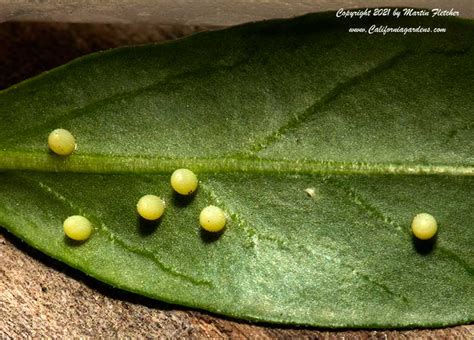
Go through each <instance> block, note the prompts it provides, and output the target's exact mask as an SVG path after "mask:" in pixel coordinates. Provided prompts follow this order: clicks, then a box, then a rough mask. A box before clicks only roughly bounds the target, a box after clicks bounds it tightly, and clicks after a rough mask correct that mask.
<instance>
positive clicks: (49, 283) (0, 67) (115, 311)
mask: <svg viewBox="0 0 474 340" xmlns="http://www.w3.org/2000/svg"><path fill="white" fill-rule="evenodd" d="M204 29H208V28H206V27H200V26H193V27H177V26H158V25H146V24H139V25H138V24H137V25H120V24H113V25H111V24H66V23H32V22H29V23H28V22H25V23H20V22H7V23H2V24H0V89H3V88H6V87H8V86H10V85H12V84H15V83H17V82H19V81H21V80H23V79H26V78H29V77H31V76H33V75H36V74H38V73H41V72H42V71H45V70H48V69H51V68H53V67H55V66H57V65H61V64H63V63H65V62H67V61H69V60H71V59H74V58H76V57H78V56H80V55H83V54H87V53H90V52H93V51H97V50H102V49H107V48H111V47H115V46H122V45H128V44H137V43H144V42H151V41H161V40H165V39H175V38H179V37H182V36H184V35H187V34H190V33H193V32H196V31H200V30H204ZM84 336H86V337H87V336H90V337H106V338H110V337H113V338H115V337H120V338H123V337H132V338H135V337H146V338H150V337H151V338H154V337H166V338H182V337H186V338H188V337H192V338H202V337H212V338H252V339H253V338H295V337H297V338H330V339H345V338H347V339H368V338H371V339H385V338H427V339H435V338H453V339H454V338H458V339H459V338H465V339H474V325H465V326H458V327H450V328H444V329H433V330H427V329H425V330H406V331H394V330H386V331H385V330H384V331H370V330H364V331H356V330H339V331H331V330H324V329H314V328H291V327H279V326H272V325H261V324H258V325H256V324H249V323H246V322H240V321H235V320H229V319H226V318H222V317H219V316H214V315H210V314H207V313H205V312H201V311H196V310H189V309H184V308H180V307H179V306H172V305H167V304H164V303H162V302H159V301H154V300H151V299H147V298H144V297H141V296H138V295H135V294H131V293H127V292H123V291H120V290H116V289H113V288H111V287H109V286H107V285H105V284H102V283H100V282H98V281H96V280H94V279H93V278H90V277H88V276H87V275H85V274H83V273H81V272H79V271H77V270H74V269H71V268H69V267H68V266H66V265H64V264H62V263H60V262H57V261H55V260H52V259H51V258H49V257H48V256H45V255H43V254H42V253H40V252H38V251H36V250H34V249H32V248H31V247H29V246H28V245H26V244H25V243H23V242H22V241H20V240H18V239H17V238H15V237H13V236H11V235H10V234H9V233H8V232H7V231H6V230H5V229H3V228H0V338H9V337H13V338H22V337H35V338H38V337H67V338H70V337H84Z"/></svg>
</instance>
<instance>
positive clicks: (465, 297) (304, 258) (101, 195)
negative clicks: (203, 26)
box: [0, 13, 474, 328]
mask: <svg viewBox="0 0 474 340" xmlns="http://www.w3.org/2000/svg"><path fill="white" fill-rule="evenodd" d="M372 24H376V25H382V26H383V25H388V26H397V27H398V26H401V27H417V26H419V25H421V26H424V27H432V28H434V27H445V28H446V29H447V32H446V33H437V34H435V33H425V34H414V33H413V34H407V35H403V34H394V33H392V34H387V35H382V34H373V35H369V34H361V33H359V34H357V33H349V32H348V29H349V27H368V26H370V25H372ZM473 41H474V26H473V23H472V22H471V21H467V20H459V19H451V18H448V19H440V18H402V19H398V20H397V19H377V18H375V19H374V18H370V19H352V20H351V19H338V18H335V16H334V13H323V14H314V15H308V16H304V17H301V18H296V19H292V20H279V21H269V22H263V23H254V24H247V25H244V26H239V27H234V28H230V29H226V30H222V31H215V32H208V33H201V34H196V35H194V36H191V37H189V38H186V39H182V40H178V41H175V42H170V43H165V44H157V45H147V46H138V47H127V48H120V49H116V50H111V51H107V52H103V53H98V54H94V55H90V56H87V57H84V58H81V59H79V60H77V61H74V62H72V63H70V64H68V65H66V66H63V67H60V68H58V69H55V70H53V71H51V72H48V73H45V74H43V75H41V76H39V77H36V78H34V79H31V80H28V81H25V82H23V83H21V84H19V85H16V86H13V87H11V88H10V89H7V90H5V91H2V92H0V117H1V120H0V169H3V170H2V172H1V173H0V224H1V225H3V226H4V227H5V228H7V229H8V230H9V231H10V232H12V233H14V234H15V235H17V236H18V237H20V238H22V239H23V240H25V241H26V242H28V243H29V244H31V245H32V246H34V247H36V248H38V249H40V250H41V251H43V252H45V253H47V254H49V255H51V256H52V257H54V258H57V259H59V260H61V261H64V262H66V263H68V264H69V265H71V266H72V267H75V268H78V269H79V270H81V271H83V272H85V273H87V274H89V275H91V276H93V277H95V278H97V279H99V280H101V281H104V282H107V283H109V284H111V285H112V286H115V287H119V288H122V289H125V290H128V291H132V292H136V293H138V294H143V295H146V296H149V297H152V298H156V299H160V300H164V301H167V302H171V303H176V304H180V305H184V306H190V307H194V308H200V309H205V310H208V311H212V312H215V313H219V314H223V315H228V316H232V317H235V318H242V319H248V320H255V321H265V322H272V323H273V322H275V323H285V324H302V325H313V326H322V327H356V328H363V327H367V328H369V327H413V326H429V327H434V326H443V325H451V324H457V323H469V322H472V321H473V320H474V256H473V255H474V252H473V249H474V233H473V220H474V203H473V198H472V194H473V192H474V177H473V175H474V154H473V150H474V138H473V137H474V124H473V112H474V106H473V100H472V93H474V51H473V49H472V43H473ZM59 127H61V128H66V129H68V130H70V131H71V132H72V133H73V134H74V135H75V136H76V139H77V143H78V144H77V145H78V147H77V150H76V151H75V153H74V154H73V155H72V156H71V157H69V158H60V157H56V156H54V155H52V154H51V153H50V152H48V149H47V144H46V140H47V136H48V134H49V132H50V131H52V130H53V129H55V128H59ZM180 167H186V168H190V169H192V170H193V171H195V172H196V173H197V174H198V177H199V180H200V185H199V188H198V191H197V192H196V194H195V195H194V196H192V197H190V198H185V197H181V196H178V195H176V194H174V193H173V191H172V189H171V186H170V184H169V180H170V175H171V173H172V172H173V171H174V170H175V169H177V168H180ZM144 194H156V195H159V196H161V197H163V198H164V199H165V200H166V202H167V208H166V212H165V215H164V216H163V217H162V219H161V220H160V221H159V222H157V223H145V222H143V221H141V220H140V219H139V218H138V216H137V213H136V210H135V205H136V202H137V200H138V199H139V198H140V197H141V196H143V195H144ZM208 204H214V205H217V206H219V207H221V208H222V209H224V210H225V212H226V213H227V214H228V223H227V226H226V229H225V231H224V232H223V233H221V234H218V235H212V234H208V233H206V232H203V231H202V230H201V229H200V227H199V222H198V217H199V212H200V210H201V209H202V208H204V207H205V206H206V205H208ZM420 212H428V213H430V214H432V215H433V216H435V217H436V219H437V221H438V224H439V233H438V235H437V238H436V240H435V241H434V242H417V241H415V240H414V238H413V237H412V235H411V231H410V223H411V220H412V218H413V217H414V216H415V215H416V214H417V213H420ZM74 214H80V215H84V216H86V217H88V218H89V219H90V220H91V221H92V223H93V225H94V232H93V235H92V237H91V238H90V239H89V240H88V241H87V242H84V243H74V242H71V241H69V240H68V239H67V238H66V237H65V236H64V233H63V231H62V221H63V220H64V219H65V218H66V217H68V216H69V215H74Z"/></svg>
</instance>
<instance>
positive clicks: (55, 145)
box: [48, 129, 76, 156]
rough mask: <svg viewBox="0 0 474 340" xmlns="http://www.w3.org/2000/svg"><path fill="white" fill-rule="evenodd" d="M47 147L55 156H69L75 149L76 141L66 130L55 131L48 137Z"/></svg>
mask: <svg viewBox="0 0 474 340" xmlns="http://www.w3.org/2000/svg"><path fill="white" fill-rule="evenodd" d="M48 146H49V148H50V149H51V151H53V152H54V153H55V154H58V155H61V156H69V155H70V154H72V153H73V151H74V150H75V149H76V139H75V138H74V136H73V135H72V134H71V133H70V132H69V131H68V130H65V129H56V130H53V131H52V132H51V133H50V134H49V136H48Z"/></svg>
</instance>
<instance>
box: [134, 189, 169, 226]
mask: <svg viewBox="0 0 474 340" xmlns="http://www.w3.org/2000/svg"><path fill="white" fill-rule="evenodd" d="M137 211H138V213H139V214H140V216H141V217H143V218H144V219H146V220H149V221H154V220H157V219H159V218H160V217H161V216H162V215H163V213H164V212H165V202H164V201H163V200H162V199H161V198H160V197H158V196H155V195H145V196H143V197H142V198H140V199H139V200H138V203H137Z"/></svg>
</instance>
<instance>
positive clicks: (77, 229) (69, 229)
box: [63, 215, 92, 241]
mask: <svg viewBox="0 0 474 340" xmlns="http://www.w3.org/2000/svg"><path fill="white" fill-rule="evenodd" d="M63 228H64V233H65V234H66V236H67V237H69V238H71V239H73V240H76V241H85V240H87V239H88V238H89V237H90V236H91V233H92V224H91V222H90V221H89V220H88V219H87V218H85V217H84V216H79V215H73V216H69V217H68V218H66V219H65V220H64V223H63Z"/></svg>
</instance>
